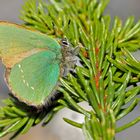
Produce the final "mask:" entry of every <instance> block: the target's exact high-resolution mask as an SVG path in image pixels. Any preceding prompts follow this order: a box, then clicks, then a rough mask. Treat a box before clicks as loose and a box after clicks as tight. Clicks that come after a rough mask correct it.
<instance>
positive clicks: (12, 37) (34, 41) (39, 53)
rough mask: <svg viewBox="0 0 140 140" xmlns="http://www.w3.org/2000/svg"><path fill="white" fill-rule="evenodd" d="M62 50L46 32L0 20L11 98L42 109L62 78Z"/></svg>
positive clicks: (0, 47) (0, 53)
mask: <svg viewBox="0 0 140 140" xmlns="http://www.w3.org/2000/svg"><path fill="white" fill-rule="evenodd" d="M63 42H64V43H65V46H66V45H68V44H67V43H66V42H65V41H63ZM62 51H63V49H62V46H61V45H60V44H59V43H58V42H57V41H56V40H54V39H53V38H51V37H48V36H47V35H45V34H43V33H40V32H38V31H34V30H31V29H28V28H25V27H23V26H20V25H17V24H13V23H9V22H3V21H0V57H1V59H2V62H3V64H4V65H5V67H6V72H5V79H6V82H7V84H8V87H9V89H10V90H11V92H12V95H13V96H14V97H16V98H17V99H18V100H19V101H22V102H24V103H26V104H27V105H30V106H35V107H41V106H42V105H43V104H45V102H46V100H49V97H50V96H53V95H52V94H53V91H54V90H55V88H56V86H57V83H58V80H59V77H60V76H61V67H62V63H61V62H62V59H63V53H62Z"/></svg>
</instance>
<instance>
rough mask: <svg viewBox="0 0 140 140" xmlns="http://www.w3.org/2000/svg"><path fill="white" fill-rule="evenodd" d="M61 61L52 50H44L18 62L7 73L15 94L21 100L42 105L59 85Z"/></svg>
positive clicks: (34, 104)
mask: <svg viewBox="0 0 140 140" xmlns="http://www.w3.org/2000/svg"><path fill="white" fill-rule="evenodd" d="M59 75H60V61H59V60H57V59H56V54H55V53H53V52H51V51H42V52H39V53H36V54H33V55H31V56H30V57H27V58H25V59H23V60H22V61H21V62H20V63H17V64H16V65H15V66H14V67H13V68H12V69H11V71H10V73H9V74H8V75H7V81H8V84H9V86H10V88H11V90H12V92H13V94H14V95H15V96H16V97H17V98H19V99H20V100H21V101H23V102H26V103H27V104H30V105H33V106H41V105H42V104H44V101H45V99H46V98H47V97H48V96H49V95H50V94H51V93H52V91H53V89H54V88H55V86H56V85H57V82H58V78H59Z"/></svg>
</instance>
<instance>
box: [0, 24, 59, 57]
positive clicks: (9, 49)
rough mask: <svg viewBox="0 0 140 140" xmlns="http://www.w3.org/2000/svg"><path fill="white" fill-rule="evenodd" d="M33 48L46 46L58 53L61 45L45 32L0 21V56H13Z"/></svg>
mask: <svg viewBox="0 0 140 140" xmlns="http://www.w3.org/2000/svg"><path fill="white" fill-rule="evenodd" d="M34 48H46V49H48V50H51V51H53V52H55V53H56V54H59V53H60V51H61V46H60V45H59V44H58V43H57V42H56V41H55V40H54V39H52V38H50V37H48V36H47V35H45V34H42V33H39V32H36V31H32V30H28V29H26V28H23V27H22V26H17V25H14V24H11V23H4V22H0V56H1V57H3V56H4V57H5V56H7V57H9V56H15V55H17V54H20V53H22V52H26V51H29V50H32V49H34Z"/></svg>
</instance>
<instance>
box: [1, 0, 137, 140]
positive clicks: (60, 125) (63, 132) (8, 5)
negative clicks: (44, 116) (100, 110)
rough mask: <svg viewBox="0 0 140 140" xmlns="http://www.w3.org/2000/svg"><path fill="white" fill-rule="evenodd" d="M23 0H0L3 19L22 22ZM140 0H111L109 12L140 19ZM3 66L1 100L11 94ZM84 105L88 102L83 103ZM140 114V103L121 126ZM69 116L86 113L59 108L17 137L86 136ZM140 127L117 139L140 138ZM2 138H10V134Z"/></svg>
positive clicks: (55, 139)
mask: <svg viewBox="0 0 140 140" xmlns="http://www.w3.org/2000/svg"><path fill="white" fill-rule="evenodd" d="M23 1H24V0H0V20H6V21H9V22H15V23H19V24H20V23H22V21H21V20H20V19H19V18H18V17H19V15H20V9H21V7H22V5H23V3H24V2H23ZM139 7H140V0H111V2H110V4H109V6H108V8H107V9H106V12H107V13H109V12H110V13H111V16H112V18H113V17H114V16H119V17H120V18H121V19H123V20H125V19H126V18H127V17H129V16H131V15H134V16H135V17H136V21H137V20H139V19H140V8H139ZM135 57H136V58H137V59H140V52H137V53H135ZM3 74H4V67H3V66H2V64H1V63H0V101H1V100H2V99H4V98H6V97H8V92H9V90H8V88H7V86H6V84H5V82H4V78H3ZM84 105H85V104H84ZM137 116H140V105H138V106H137V107H136V108H135V110H134V111H133V112H132V113H130V114H129V115H128V116H127V118H125V119H122V120H121V121H120V122H118V124H117V125H118V126H120V125H122V124H125V123H127V122H128V121H130V120H133V119H134V118H135V117H137ZM63 117H67V118H69V119H73V120H75V121H79V122H82V120H83V117H82V116H80V115H79V114H76V113H74V112H72V111H70V110H67V109H64V110H62V111H60V112H59V113H58V114H57V115H56V116H55V117H54V118H53V120H52V121H51V122H50V123H49V124H48V125H47V126H46V127H45V128H42V127H41V126H40V125H38V126H36V127H34V128H32V129H31V130H30V131H29V132H28V133H27V134H26V135H23V136H20V137H18V138H17V140H25V139H26V140H32V139H33V140H84V137H83V135H82V132H81V131H80V130H79V129H76V128H73V127H72V126H70V125H68V124H66V123H65V122H64V121H63V120H62V118H63ZM139 131H140V123H138V124H137V125H135V126H133V127H131V128H129V129H127V130H125V131H124V132H121V133H118V134H117V136H116V140H132V139H133V140H138V139H139V133H140V132H139ZM1 140H8V137H7V136H6V137H5V138H2V139H1Z"/></svg>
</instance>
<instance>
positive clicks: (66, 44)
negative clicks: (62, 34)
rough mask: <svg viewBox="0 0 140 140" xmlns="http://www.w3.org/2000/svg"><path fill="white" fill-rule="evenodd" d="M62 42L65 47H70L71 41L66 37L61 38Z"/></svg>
mask: <svg viewBox="0 0 140 140" xmlns="http://www.w3.org/2000/svg"><path fill="white" fill-rule="evenodd" d="M61 44H62V46H64V47H69V42H68V40H67V39H66V38H64V39H62V40H61Z"/></svg>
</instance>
